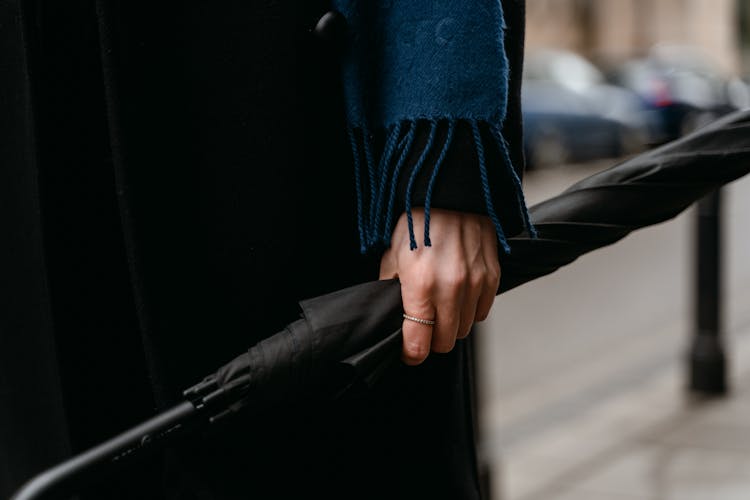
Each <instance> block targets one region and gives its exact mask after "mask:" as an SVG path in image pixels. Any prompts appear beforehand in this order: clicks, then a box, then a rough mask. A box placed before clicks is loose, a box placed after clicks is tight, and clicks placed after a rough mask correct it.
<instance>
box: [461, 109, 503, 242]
mask: <svg viewBox="0 0 750 500" xmlns="http://www.w3.org/2000/svg"><path fill="white" fill-rule="evenodd" d="M471 133H472V135H473V136H474V147H475V148H476V151H477V163H479V175H480V177H481V179H482V191H483V192H484V204H485V207H486V208H487V215H488V216H489V217H490V220H492V224H494V225H495V232H497V241H498V243H499V244H500V246H501V247H502V248H503V252H505V254H506V255H507V254H509V253H510V245H508V240H507V239H506V238H505V232H504V231H503V226H501V225H500V219H498V218H497V214H496V213H495V207H494V206H493V203H492V191H490V182H489V178H488V177H487V165H485V157H484V145H483V144H482V136H481V134H480V133H479V124H478V123H477V121H476V120H472V121H471Z"/></svg>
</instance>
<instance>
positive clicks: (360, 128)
mask: <svg viewBox="0 0 750 500" xmlns="http://www.w3.org/2000/svg"><path fill="white" fill-rule="evenodd" d="M334 5H335V7H336V9H337V10H339V12H341V13H342V14H343V15H344V17H345V18H346V19H347V22H348V25H349V40H348V48H347V52H346V53H345V55H344V61H343V81H344V92H345V99H346V106H347V121H348V125H349V135H350V138H351V143H352V150H353V154H354V160H355V178H356V182H357V196H358V198H357V204H358V212H359V214H358V215H359V218H358V221H359V231H360V241H361V246H362V251H363V252H364V251H366V250H367V249H370V248H373V247H377V246H382V245H385V246H388V245H389V244H390V235H391V232H392V229H393V223H394V220H393V218H394V211H395V207H394V205H395V200H396V189H397V185H398V182H399V179H400V178H401V176H402V175H404V172H403V171H404V168H405V167H404V165H405V162H406V161H407V158H408V155H409V152H410V151H411V149H412V148H413V147H414V141H415V138H416V129H417V123H418V122H426V123H427V124H428V125H429V136H428V139H427V142H426V144H425V146H424V149H423V151H422V153H421V156H420V158H419V160H418V161H417V163H416V165H414V167H413V168H412V169H411V172H409V173H408V175H409V180H408V184H407V188H406V189H407V190H406V206H405V207H403V210H404V211H405V212H406V213H407V217H408V221H409V235H410V240H411V248H412V249H414V248H416V247H417V243H416V238H415V236H414V227H413V222H412V217H411V208H412V207H411V199H412V188H413V186H414V182H415V180H416V178H417V175H418V174H419V173H420V171H421V170H422V169H425V168H430V169H432V172H431V173H430V180H429V184H428V188H427V195H426V199H425V238H424V244H425V245H426V246H429V245H430V244H431V242H430V239H429V213H430V204H431V194H432V191H433V187H434V185H435V182H436V179H437V178H438V173H439V170H440V166H441V164H442V163H443V161H444V159H445V156H446V153H447V151H448V149H449V147H450V145H451V141H452V140H453V138H454V131H455V128H456V124H457V123H458V121H465V122H467V123H468V124H469V125H470V126H471V130H472V135H473V139H474V142H475V146H476V151H477V158H478V165H476V168H477V169H478V174H479V176H480V178H481V181H482V187H483V191H484V192H483V193H482V195H483V196H484V199H485V206H486V210H487V215H488V216H489V217H490V218H491V219H492V221H493V223H494V225H495V229H496V231H497V235H498V240H499V242H500V244H501V247H502V248H503V250H504V251H505V252H506V253H507V252H509V251H510V248H509V246H508V244H507V242H506V238H505V234H504V232H503V229H502V226H501V224H500V221H499V219H498V217H497V215H496V213H495V209H494V207H493V204H492V193H491V189H490V185H489V182H488V174H487V169H488V168H505V169H507V171H508V172H509V173H510V175H509V178H510V179H512V182H514V184H515V188H516V196H517V197H518V203H519V206H520V207H521V210H522V212H523V215H524V222H525V224H526V226H527V229H528V230H529V231H530V232H531V233H532V234H533V228H532V227H531V224H530V222H529V220H528V212H527V210H526V207H525V202H524V200H523V193H522V190H521V183H520V180H519V178H518V176H517V175H516V172H515V170H514V169H513V166H512V164H511V160H510V156H509V154H508V148H507V145H506V143H505V140H504V139H503V137H502V133H501V131H502V124H503V122H504V120H505V115H506V110H507V104H508V60H507V57H506V54H505V47H504V41H503V39H504V29H505V25H504V20H503V11H502V6H501V3H500V0H462V1H460V2H457V1H455V0H334ZM438 123H447V127H448V132H447V134H446V135H445V137H444V139H443V140H442V141H437V140H436V130H437V127H438ZM480 126H481V127H485V128H486V129H488V130H489V131H490V132H491V136H492V137H493V139H494V141H495V143H496V145H497V147H498V148H499V150H500V152H501V155H500V156H501V158H502V160H503V163H504V164H503V165H487V164H486V161H485V151H484V148H485V144H483V142H482V137H481V134H480ZM376 137H382V139H381V140H376ZM438 142H440V143H439V144H438ZM437 151H439V153H437ZM433 152H434V153H433ZM428 157H430V158H437V159H436V160H433V161H431V162H429V163H430V164H429V165H428V164H427V163H428V162H427V158H428ZM363 177H364V178H363ZM366 191H367V192H366ZM398 213H400V207H399V212H398ZM398 213H397V214H396V215H398Z"/></svg>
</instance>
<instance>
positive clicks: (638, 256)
mask: <svg viewBox="0 0 750 500" xmlns="http://www.w3.org/2000/svg"><path fill="white" fill-rule="evenodd" d="M587 173H588V172H580V171H578V172H567V173H566V172H559V171H558V172H551V173H548V174H549V175H546V177H545V175H541V176H536V177H531V178H530V179H529V185H528V186H527V194H528V195H529V197H530V198H532V200H533V199H536V200H539V199H544V198H546V197H547V196H549V195H551V194H554V193H555V192H557V191H559V190H560V189H562V188H564V187H566V186H567V184H569V183H570V182H571V181H572V180H574V178H573V177H575V176H576V175H577V176H583V175H585V174H587ZM550 177H553V180H552V182H550ZM735 184H736V185H735V186H732V188H731V189H730V190H729V193H728V195H729V196H728V198H727V203H726V207H725V208H726V213H727V218H726V223H725V228H726V230H727V235H726V239H725V241H726V242H727V249H726V252H725V261H724V262H725V265H726V266H727V271H728V273H727V281H726V284H725V289H726V290H727V303H726V305H725V314H724V317H725V319H726V323H725V325H726V327H725V338H726V341H727V351H728V355H729V366H730V371H731V375H730V387H731V391H730V393H729V394H728V395H727V396H726V397H724V398H720V399H705V400H701V399H697V398H694V397H691V396H690V395H688V393H687V391H686V390H685V383H686V369H685V365H686V361H685V355H686V354H685V353H686V349H687V346H688V344H689V340H690V334H691V331H692V322H691V321H692V316H691V314H692V304H691V298H692V297H691V285H692V258H693V252H692V245H691V242H692V240H691V238H692V228H693V224H692V223H693V219H692V213H691V212H688V213H686V214H684V215H682V216H680V217H678V218H677V219H676V220H675V221H671V222H669V223H666V224H662V225H660V226H657V227H655V228H650V229H646V230H643V231H640V232H638V233H636V234H634V235H631V236H630V237H628V238H626V240H624V241H622V242H620V243H618V244H616V245H614V246H612V247H609V248H607V249H603V250H600V251H597V252H594V254H592V255H590V256H587V257H584V258H582V259H581V261H580V262H577V263H574V264H573V265H571V266H569V268H567V269H563V270H561V271H559V272H558V273H555V275H552V276H550V277H547V278H542V279H541V280H539V281H538V282H535V283H532V284H530V285H527V286H524V287H521V288H519V289H518V290H516V291H513V292H511V293H509V294H507V295H504V296H502V297H500V298H499V299H498V302H497V304H496V306H495V308H494V310H493V314H492V316H491V318H490V319H489V320H488V321H487V322H486V323H485V325H484V327H483V328H481V329H480V330H479V331H478V332H477V335H478V346H479V357H478V359H479V369H480V405H481V406H480V423H481V428H480V453H481V454H482V456H483V458H484V460H485V461H486V462H488V463H489V464H491V472H492V491H493V500H574V499H575V500H734V499H738V500H739V499H742V500H747V499H750V262H747V261H750V259H747V257H748V256H750V234H745V233H747V231H743V228H746V227H750V181H749V180H747V179H745V180H742V181H739V182H738V183H735Z"/></svg>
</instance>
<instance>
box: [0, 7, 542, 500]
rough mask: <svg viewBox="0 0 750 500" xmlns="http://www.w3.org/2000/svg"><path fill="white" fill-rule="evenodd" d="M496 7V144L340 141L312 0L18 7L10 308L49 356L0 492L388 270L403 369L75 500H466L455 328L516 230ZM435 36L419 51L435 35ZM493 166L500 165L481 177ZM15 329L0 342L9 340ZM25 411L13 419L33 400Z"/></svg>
mask: <svg viewBox="0 0 750 500" xmlns="http://www.w3.org/2000/svg"><path fill="white" fill-rule="evenodd" d="M391 3H392V2H386V3H384V4H383V5H384V6H387V5H391ZM396 3H397V4H398V2H396ZM480 3H481V2H480ZM486 3H487V5H493V4H497V5H500V4H499V3H497V2H492V1H487V2H486ZM353 4H356V2H354V3H353ZM386 4H387V5H386ZM438 4H440V5H443V7H449V6H448V4H445V2H436V4H435V5H438ZM501 5H502V11H503V13H504V23H505V26H506V28H505V30H504V31H503V34H502V36H503V39H504V47H505V49H504V50H505V53H506V55H507V66H508V69H509V80H508V82H507V109H505V110H504V117H503V118H504V119H503V121H502V130H501V132H502V138H503V139H504V140H503V141H501V143H498V142H497V141H496V140H495V139H496V137H495V136H494V133H495V132H500V131H495V130H494V129H492V128H491V127H488V126H486V124H480V126H476V124H473V123H472V122H471V121H466V120H456V121H455V122H449V121H446V120H423V119H415V120H413V122H412V123H411V124H410V125H409V128H408V130H407V129H406V128H404V129H400V130H398V131H395V132H394V130H393V128H391V129H383V128H382V127H380V128H378V129H376V130H372V131H369V130H363V129H357V128H356V127H352V122H351V121H349V122H347V116H349V118H351V110H352V107H351V101H348V100H347V99H345V96H347V95H349V96H350V95H351V93H350V90H351V89H350V88H347V85H348V84H347V79H346V78H343V79H342V76H341V66H342V61H343V60H344V59H345V58H346V56H343V55H342V54H343V53H344V52H346V47H347V44H348V43H350V42H351V40H352V39H351V38H347V37H346V36H343V37H342V36H337V35H335V33H334V34H331V32H330V31H329V32H326V30H325V29H324V30H322V32H321V30H320V29H316V26H318V25H319V23H320V20H321V19H322V17H324V16H325V15H328V14H329V13H330V12H331V4H330V3H329V2H327V1H323V0H313V1H310V0H306V1H295V0H288V1H270V0H269V1H266V0H258V1H251V2H233V3H230V4H227V5H221V6H217V5H213V4H208V3H205V2H183V3H180V5H179V6H177V5H172V4H162V3H156V4H154V3H152V2H142V1H128V2H120V1H104V0H100V1H96V2H81V3H80V5H76V6H69V5H66V6H61V5H52V4H44V5H41V4H40V5H35V6H32V5H31V4H26V3H22V2H18V6H19V10H20V17H19V19H21V20H22V21H23V24H22V25H21V27H20V31H21V32H22V33H23V36H22V37H21V36H20V35H19V38H18V39H19V40H24V43H20V44H19V45H18V47H20V48H18V50H19V52H20V53H21V54H23V57H22V59H23V61H24V64H25V65H26V66H23V65H22V68H21V71H19V78H18V79H17V80H14V81H17V82H18V85H19V86H20V88H23V89H24V92H25V94H23V95H26V96H27V98H28V102H33V103H34V106H33V107H24V108H23V111H24V113H27V114H26V115H24V116H26V117H27V118H26V119H28V120H29V122H33V123H34V128H33V131H32V132H29V129H28V128H26V129H23V130H21V129H18V130H17V131H16V132H15V133H16V134H22V133H23V134H29V133H30V134H31V135H24V136H23V138H24V141H26V142H23V144H26V145H27V147H29V148H32V149H33V150H34V151H35V152H36V157H35V158H36V159H35V163H34V164H33V165H32V164H26V163H24V162H19V165H21V166H22V167H23V168H30V169H31V168H33V169H34V171H36V172H38V177H34V176H31V177H24V178H25V179H27V180H28V181H29V182H30V183H31V184H29V185H30V186H32V188H31V190H30V191H29V193H31V192H34V190H35V189H38V192H39V197H40V198H39V207H40V209H39V210H40V213H41V215H38V214H37V213H36V212H34V206H35V205H34V203H28V204H26V205H23V206H22V207H21V205H19V207H20V208H18V210H22V211H24V213H25V214H27V216H28V217H29V218H30V220H32V221H33V224H34V225H33V227H34V228H36V229H35V230H36V231H38V232H39V234H40V235H42V236H43V238H37V239H33V240H30V241H29V243H28V244H29V245H31V246H33V248H34V249H35V250H34V251H35V252H37V253H38V252H39V251H41V252H42V254H43V255H44V259H43V260H44V263H45V264H44V268H43V269H40V270H39V272H40V274H39V276H38V280H37V281H34V283H32V284H28V285H26V287H25V288H24V290H27V292H28V293H24V295H23V296H24V297H26V300H27V302H26V303H25V305H24V306H23V307H22V308H21V309H22V312H23V313H24V314H28V315H31V312H32V311H34V310H35V309H34V307H36V306H35V305H34V304H38V303H39V300H42V301H47V300H48V301H49V303H50V304H51V306H50V308H49V309H46V310H45V311H44V312H43V314H42V318H43V323H44V325H42V326H39V327H38V329H37V330H36V332H37V333H36V334H35V335H36V336H35V337H33V338H43V339H45V340H44V342H46V344H45V345H54V355H50V356H48V358H49V363H50V364H49V365H47V366H46V368H45V370H47V371H45V372H44V373H41V372H40V373H37V374H36V375H35V377H37V378H39V379H40V380H42V379H44V380H45V382H44V384H46V385H45V391H42V392H41V393H40V394H47V395H53V396H54V397H52V398H51V399H45V400H44V405H46V406H47V407H49V408H50V410H49V411H47V413H46V414H45V415H37V416H36V417H35V419H34V420H33V421H31V422H29V423H28V424H27V425H26V426H25V427H24V428H23V433H22V435H23V439H20V440H16V441H13V442H11V441H10V439H9V438H6V439H5V440H4V441H5V443H6V444H9V447H8V448H7V450H9V451H8V453H13V450H18V449H19V448H21V447H22V446H20V445H18V443H28V442H29V441H30V440H31V439H32V436H34V435H35V433H38V432H40V429H41V428H43V427H45V426H50V425H52V424H54V425H53V427H50V428H49V429H52V430H48V431H45V432H46V433H47V434H49V435H50V436H51V440H50V442H51V443H55V446H56V447H55V449H54V452H48V453H43V454H41V455H42V456H40V455H37V456H34V454H33V452H31V451H24V452H20V453H21V454H22V456H26V457H28V460H27V461H26V462H24V463H26V464H28V465H27V466H25V467H26V468H25V469H24V466H19V467H18V469H17V470H15V471H14V472H13V474H12V475H11V476H9V478H8V479H6V480H5V484H4V491H10V490H12V489H13V487H14V486H17V485H18V484H19V482H20V481H21V480H23V479H25V478H26V477H28V475H30V474H31V473H33V472H37V471H38V470H39V468H40V467H41V466H43V465H45V464H47V465H49V464H51V463H52V462H53V459H54V458H59V457H60V456H64V455H66V454H68V453H70V452H77V451H81V450H83V449H85V448H87V447H88V446H91V445H92V444H95V443H97V442H100V441H102V440H103V439H106V438H107V437H110V436H111V435H113V434H115V433H117V432H119V431H120V430H122V429H123V428H126V427H127V426H128V425H132V424H133V423H136V422H138V421H140V420H141V419H143V418H144V417H145V416H148V415H150V414H151V413H152V412H153V411H154V409H161V408H166V407H168V406H170V405H171V404H173V403H175V402H176V401H178V400H180V398H181V391H182V389H184V388H186V387H188V386H190V385H191V384H193V383H194V382H196V381H198V380H200V379H201V378H202V377H203V376H204V375H205V374H206V373H209V372H211V371H212V370H213V369H214V368H216V367H217V366H219V365H221V364H222V363H224V362H226V361H227V360H229V359H231V358H232V357H233V356H234V355H236V354H237V353H239V352H242V351H243V350H244V349H245V348H246V347H247V346H249V345H252V344H253V343H255V342H257V341H258V340H261V339H262V338H264V336H266V335H269V334H271V333H273V332H275V331H277V330H279V329H280V328H281V327H283V326H284V325H285V324H287V323H288V322H290V321H292V320H294V319H295V318H296V317H297V316H298V314H299V311H298V307H297V302H298V301H299V300H301V299H304V298H307V297H312V296H315V295H320V294H322V293H326V292H330V291H333V290H336V289H339V288H343V287H346V286H349V285H353V284H356V283H360V282H364V281H369V280H373V279H378V278H391V277H398V278H399V280H400V282H401V287H402V296H403V302H404V304H403V305H404V311H405V314H406V315H407V316H408V317H405V318H404V323H403V333H404V347H403V353H402V359H403V361H404V363H403V365H402V366H399V367H398V369H397V370H395V371H394V373H391V374H389V376H388V377H387V379H386V380H384V381H383V382H382V383H381V384H379V385H378V386H377V387H375V388H373V389H371V390H369V391H364V392H358V391H353V392H352V393H349V394H345V395H344V396H343V397H341V398H340V399H338V400H336V401H302V402H299V403H295V404H289V405H284V406H283V407H281V408H272V409H269V408H254V409H252V410H251V411H249V412H246V414H243V415H242V416H241V417H238V418H235V419H233V420H232V421H231V422H228V423H227V424H226V425H225V426H223V427H222V428H221V429H216V430H212V431H211V432H209V433H207V434H206V435H201V436H197V437H196V438H195V439H192V440H189V441H187V442H185V443H183V444H181V445H179V446H177V447H175V448H174V449H172V450H170V451H169V452H168V453H167V457H166V459H165V460H162V458H161V457H156V458H154V459H152V461H150V462H149V463H147V464H145V465H142V466H141V467H140V468H136V469H135V470H134V471H133V472H132V473H131V474H128V475H127V476H126V477H124V478H120V479H112V480H110V481H109V482H107V483H105V484H102V485H97V486H95V487H92V489H90V490H89V491H88V492H87V493H86V494H87V495H89V496H90V497H91V498H112V499H118V498H123V499H124V498H139V499H142V498H154V499H163V498H169V499H217V500H219V499H220V500H225V499H240V498H242V499H245V498H280V499H282V498H283V499H286V498H299V497H303V496H305V497H325V498H344V497H346V498H462V499H473V498H479V486H478V482H477V462H476V453H475V446H474V428H473V424H472V421H473V415H472V414H471V404H470V399H471V380H470V376H471V368H470V364H469V363H470V357H471V353H470V348H471V346H470V343H469V342H466V341H462V340H461V339H463V338H464V337H466V335H467V334H468V333H469V331H470V329H471V326H472V325H473V323H474V322H476V321H481V320H483V319H484V318H486V316H487V314H488V313H489V310H490V307H491V305H492V301H493V299H494V296H495V292H496V290H497V286H498V280H499V279H500V275H501V266H500V260H501V256H502V254H503V251H502V250H503V248H502V247H503V244H504V242H505V237H506V236H510V235H513V234H516V233H518V232H520V231H522V230H523V229H524V227H525V225H526V223H527V222H528V221H525V220H524V213H523V209H522V208H523V202H522V197H520V198H519V192H518V189H519V185H518V182H520V181H519V180H518V177H520V174H521V172H522V167H523V153H522V147H521V144H522V140H521V134H522V131H521V128H522V127H521V115H520V75H521V67H522V59H523V25H524V2H523V1H522V0H503V1H502V3H501ZM459 17H460V16H456V18H459ZM365 18H366V16H365ZM365 20H366V19H365ZM354 21H355V20H354V18H351V17H350V18H346V17H345V16H344V19H343V24H344V26H343V30H344V31H345V32H346V31H348V32H349V33H352V32H354V33H356V26H355V24H356V23H355V22H354ZM339 22H342V21H341V19H340V20H339ZM451 26H452V25H451V24H450V23H448V24H445V23H443V24H441V30H444V29H449V28H451ZM458 26H459V28H460V26H461V24H460V23H459V25H458ZM318 27H319V26H318ZM337 29H339V28H334V29H333V31H334V32H335V31H336V30H337ZM449 31H450V30H449ZM442 33H443V32H442V31H441V32H440V33H439V35H440V36H439V37H438V42H439V43H440V44H444V43H446V42H445V41H444V40H448V39H449V38H450V36H452V35H450V34H449V35H445V37H447V38H443V34H442ZM374 39H376V40H377V37H375V38H374ZM360 57H361V56H360ZM361 61H362V60H360V62H361ZM52 75H56V77H55V78H53V77H52ZM347 131H349V132H350V135H347ZM389 131H390V133H391V135H392V137H390V136H389V135H388V134H389ZM371 132H372V133H371ZM407 137H408V140H407ZM389 139H390V140H391V142H392V143H393V144H394V146H393V148H394V151H396V152H398V153H399V154H400V155H401V156H402V157H403V160H402V161H401V162H400V163H401V165H402V167H400V168H402V170H403V175H401V176H395V175H394V176H393V179H395V180H393V179H391V178H389V179H388V180H389V181H392V182H388V184H392V186H393V189H392V190H390V191H389V189H385V190H384V191H383V193H384V194H383V195H380V193H379V192H376V191H377V189H376V188H377V186H376V185H375V184H378V183H380V182H381V181H380V179H379V178H373V179H374V183H373V181H372V180H371V181H370V184H368V182H367V180H368V179H367V176H368V175H369V172H368V168H367V167H368V161H369V158H368V154H367V151H366V150H365V148H366V147H370V146H371V147H372V148H373V150H375V149H378V150H381V149H384V148H387V145H388V143H389ZM370 140H371V141H372V144H369V143H368V141H370ZM396 143H401V144H404V145H406V146H402V147H401V148H400V149H395V148H396V147H397V145H396ZM505 143H507V150H505V152H504V150H503V149H502V147H501V145H502V144H505ZM368 144H369V145H368ZM437 145H442V146H444V147H441V148H438V147H437ZM430 151H433V152H432V153H430ZM441 151H444V154H441V153H440V152H441ZM384 154H385V153H379V154H378V156H379V157H381V158H382V155H384ZM438 156H441V158H440V161H439V162H438V161H437V160H438V158H437V157H438ZM506 157H507V158H506ZM506 159H507V162H506ZM424 162H427V163H430V164H431V166H432V167H433V168H434V167H435V165H436V164H437V163H439V164H440V172H439V175H436V176H434V178H435V179H437V181H435V182H431V179H432V178H433V176H432V172H433V170H430V169H427V168H426V169H425V170H424V172H423V173H421V174H420V173H419V172H418V170H419V169H418V168H417V165H419V164H420V163H424ZM480 163H486V165H484V166H483V167H482V168H485V167H486V166H489V167H490V168H487V169H486V170H487V171H486V172H482V170H481V169H479V168H478V166H479V165H480ZM506 163H507V165H506V166H507V167H510V168H512V169H513V170H512V171H508V170H503V168H492V166H493V165H504V164H506ZM394 166H395V165H394ZM415 172H416V173H415ZM412 174H414V175H413V176H412ZM514 175H515V176H516V178H515V179H516V182H514V181H513V176H514ZM355 177H356V178H355ZM412 177H413V180H411V181H410V179H412ZM34 183H37V184H36V185H35V184H34ZM355 184H357V186H358V187H359V189H355ZM33 186H36V187H33ZM386 187H390V186H386ZM490 191H491V192H490ZM372 192H376V196H375V197H374V198H372V197H369V196H368V195H369V194H372ZM391 193H393V195H392V198H393V203H392V206H393V208H392V210H393V212H394V215H393V220H392V223H391V224H381V227H380V229H381V230H382V231H381V232H378V231H377V230H373V228H372V227H369V226H368V224H366V222H367V221H366V220H365V221H364V222H365V223H363V219H369V218H370V217H372V219H371V220H375V221H378V220H387V219H388V211H387V210H386V212H376V211H373V210H374V207H375V205H376V204H377V199H378V198H384V199H386V200H387V199H388V198H389V197H391ZM384 206H385V205H384ZM489 207H492V209H493V210H491V212H492V213H488V208H489ZM368 209H369V210H370V212H368ZM371 214H374V215H371ZM4 222H5V223H6V224H14V223H15V222H13V221H9V220H5V221H4ZM376 225H377V224H376ZM415 228H424V229H425V237H424V238H422V237H421V235H420V238H418V239H417V238H416V237H415ZM498 231H502V234H500V233H498ZM417 232H418V231H417ZM428 232H429V234H428ZM381 233H382V234H381ZM383 235H385V236H383ZM388 240H389V241H388ZM428 243H429V244H428ZM362 250H364V253H363V252H362ZM34 255H36V254H34ZM13 276H16V277H17V279H16V281H15V282H14V283H19V282H20V280H21V278H20V276H19V275H17V274H15V275H13ZM9 286H10V285H9ZM39 297H41V299H39ZM9 331H11V330H9ZM12 332H13V335H14V342H16V344H15V345H16V347H17V349H18V352H20V351H22V350H24V349H29V348H30V347H29V345H26V344H23V342H24V340H23V335H22V334H21V331H20V330H18V328H16V329H15V330H12ZM24 352H26V351H24ZM8 366H11V365H8ZM8 371H10V369H9V368H8ZM32 378H33V377H32ZM6 380H7V381H8V382H7V383H16V384H22V382H21V381H19V379H18V376H17V375H14V376H12V377H8V378H7V379H6ZM4 383H6V382H4ZM40 384H41V382H40ZM24 398H27V399H25V400H22V401H20V403H18V406H16V408H22V407H23V408H28V407H30V406H31V407H33V406H34V405H39V404H41V403H40V402H39V401H37V400H34V401H32V400H31V399H30V398H32V396H24ZM52 410H54V411H52ZM3 411H4V412H10V413H11V414H12V413H13V412H14V411H18V410H17V409H16V410H14V409H13V408H8V407H5V409H4V410H3ZM63 415H64V424H62V422H63V420H61V419H62V418H63V417H62V416H63ZM11 416H12V417H13V420H16V421H17V420H18V415H11ZM7 418H10V417H7ZM14 443H15V444H14ZM0 448H3V447H1V446H0ZM8 458H9V459H11V460H12V458H10V456H9V457H8ZM24 476H26V477H24ZM84 498H86V495H84Z"/></svg>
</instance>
